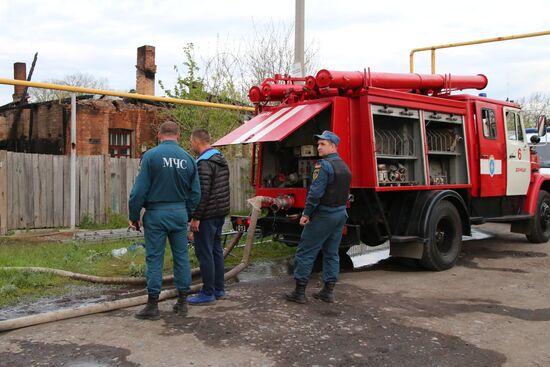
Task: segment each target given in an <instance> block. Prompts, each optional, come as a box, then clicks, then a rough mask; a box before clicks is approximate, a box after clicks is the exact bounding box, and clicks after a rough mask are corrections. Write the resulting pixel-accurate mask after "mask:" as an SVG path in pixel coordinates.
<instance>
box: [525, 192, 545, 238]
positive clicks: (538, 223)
mask: <svg viewBox="0 0 550 367" xmlns="http://www.w3.org/2000/svg"><path fill="white" fill-rule="evenodd" d="M526 236H527V240H528V241H529V242H532V243H544V242H547V241H548V240H549V239H550V194H548V192H547V191H544V190H541V191H540V192H539V198H538V200H537V211H536V213H535V216H534V217H533V218H532V219H531V221H530V223H529V231H528V232H527V235H526Z"/></svg>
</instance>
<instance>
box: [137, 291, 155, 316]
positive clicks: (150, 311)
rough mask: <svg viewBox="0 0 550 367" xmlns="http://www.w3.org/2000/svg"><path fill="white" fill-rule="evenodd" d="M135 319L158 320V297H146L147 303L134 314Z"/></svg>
mask: <svg viewBox="0 0 550 367" xmlns="http://www.w3.org/2000/svg"><path fill="white" fill-rule="evenodd" d="M135 317H136V318H137V319H142V320H158V319H160V312H159V299H158V297H156V298H155V297H151V296H149V298H148V299H147V305H145V307H144V308H143V309H142V310H141V311H139V312H137V313H136V314H135Z"/></svg>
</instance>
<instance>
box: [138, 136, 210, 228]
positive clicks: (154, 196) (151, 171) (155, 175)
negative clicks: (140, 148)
mask: <svg viewBox="0 0 550 367" xmlns="http://www.w3.org/2000/svg"><path fill="white" fill-rule="evenodd" d="M200 197H201V191H200V183H199V175H198V172H197V164H196V163H195V160H194V159H193V158H192V157H191V156H190V155H189V154H188V153H187V152H186V151H185V150H183V148H181V147H180V146H179V144H178V143H177V142H176V141H172V140H165V141H163V142H162V143H160V144H159V145H158V146H157V147H156V148H153V149H151V150H149V151H147V153H145V154H144V155H143V158H142V160H141V168H140V171H139V174H138V176H137V177H136V181H135V183H134V187H133V188H132V192H131V193H130V199H129V202H128V209H129V213H130V215H129V218H130V220H131V221H133V222H137V221H138V220H139V215H140V211H141V208H146V209H153V208H156V207H166V206H169V207H174V208H177V207H181V208H182V209H185V208H186V209H187V213H188V217H189V215H191V213H193V211H194V210H195V208H196V207H197V205H198V203H199V201H200Z"/></svg>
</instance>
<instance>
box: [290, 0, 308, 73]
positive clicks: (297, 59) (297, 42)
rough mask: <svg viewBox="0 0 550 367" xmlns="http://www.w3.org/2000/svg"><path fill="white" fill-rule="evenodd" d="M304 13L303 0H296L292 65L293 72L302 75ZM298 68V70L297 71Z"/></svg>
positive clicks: (303, 71)
mask: <svg viewBox="0 0 550 367" xmlns="http://www.w3.org/2000/svg"><path fill="white" fill-rule="evenodd" d="M304 14H305V0H296V14H295V16H296V18H295V21H294V67H293V74H294V73H296V74H295V75H292V76H296V77H303V76H304V74H305V70H304ZM298 70H299V71H298Z"/></svg>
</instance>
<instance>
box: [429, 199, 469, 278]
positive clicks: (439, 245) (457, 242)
mask: <svg viewBox="0 0 550 367" xmlns="http://www.w3.org/2000/svg"><path fill="white" fill-rule="evenodd" d="M426 235H427V236H428V241H427V242H426V243H425V244H424V252H423V254H422V259H421V260H420V263H421V264H422V266H423V267H424V268H426V269H429V270H436V271H440V270H446V269H450V268H452V267H453V266H454V265H455V263H456V261H457V259H458V255H459V254H460V248H461V247H462V223H461V219H460V214H459V213H458V210H457V209H456V207H455V206H454V205H453V204H452V203H451V202H449V201H447V200H442V201H440V202H439V203H437V204H436V207H435V208H434V209H433V211H432V212H431V213H430V219H429V227H428V233H427V234H426Z"/></svg>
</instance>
